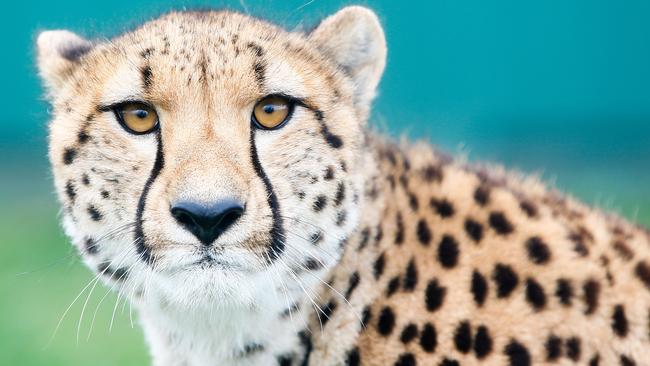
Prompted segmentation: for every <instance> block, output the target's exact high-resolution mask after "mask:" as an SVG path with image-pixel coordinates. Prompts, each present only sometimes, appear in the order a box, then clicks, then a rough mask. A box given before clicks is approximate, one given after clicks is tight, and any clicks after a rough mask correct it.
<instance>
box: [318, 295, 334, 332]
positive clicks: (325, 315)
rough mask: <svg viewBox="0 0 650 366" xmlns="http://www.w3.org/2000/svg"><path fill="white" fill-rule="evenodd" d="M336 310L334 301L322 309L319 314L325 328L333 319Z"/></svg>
mask: <svg viewBox="0 0 650 366" xmlns="http://www.w3.org/2000/svg"><path fill="white" fill-rule="evenodd" d="M334 310H336V303H335V302H334V300H330V302H328V303H327V304H325V306H323V307H321V311H319V312H317V314H318V319H319V321H320V324H321V325H322V326H323V327H325V324H327V322H328V321H329V320H330V318H331V317H332V313H334Z"/></svg>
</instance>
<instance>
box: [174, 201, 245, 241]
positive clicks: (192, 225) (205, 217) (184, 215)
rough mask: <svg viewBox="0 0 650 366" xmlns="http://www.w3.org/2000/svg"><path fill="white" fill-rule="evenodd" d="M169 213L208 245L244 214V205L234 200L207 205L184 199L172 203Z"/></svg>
mask: <svg viewBox="0 0 650 366" xmlns="http://www.w3.org/2000/svg"><path fill="white" fill-rule="evenodd" d="M171 213H172V216H173V217H174V218H175V219H176V221H177V222H178V223H179V224H180V225H181V226H182V227H184V228H185V229H186V230H188V231H189V232H191V233H192V234H194V236H196V237H197V239H199V241H201V243H203V244H204V245H210V244H212V242H213V241H215V240H216V239H217V238H218V237H219V236H220V235H221V234H223V233H224V232H225V231H226V230H228V228H229V227H231V226H232V225H233V224H234V223H235V222H236V221H237V220H238V219H239V218H240V217H241V216H242V215H243V214H244V206H243V205H242V204H241V203H239V202H237V201H235V200H223V201H218V202H215V203H212V204H207V205H206V204H202V203H197V202H187V201H185V202H177V203H175V204H173V205H172V208H171Z"/></svg>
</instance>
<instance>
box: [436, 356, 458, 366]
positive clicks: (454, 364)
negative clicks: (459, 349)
mask: <svg viewBox="0 0 650 366" xmlns="http://www.w3.org/2000/svg"><path fill="white" fill-rule="evenodd" d="M440 366H460V364H459V363H458V361H456V360H451V359H449V358H444V359H443V360H442V361H440Z"/></svg>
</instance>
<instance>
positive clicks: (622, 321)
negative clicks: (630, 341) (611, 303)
mask: <svg viewBox="0 0 650 366" xmlns="http://www.w3.org/2000/svg"><path fill="white" fill-rule="evenodd" d="M612 329H613V330H614V333H616V335H618V336H619V337H625V336H627V333H628V331H629V325H628V323H627V318H626V317H625V308H623V305H616V306H615V307H614V313H613V314H612Z"/></svg>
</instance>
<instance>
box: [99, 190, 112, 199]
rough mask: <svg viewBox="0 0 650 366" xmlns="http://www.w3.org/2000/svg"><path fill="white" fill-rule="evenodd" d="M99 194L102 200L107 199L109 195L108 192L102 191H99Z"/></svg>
mask: <svg viewBox="0 0 650 366" xmlns="http://www.w3.org/2000/svg"><path fill="white" fill-rule="evenodd" d="M100 194H101V195H102V198H108V197H110V195H111V194H110V193H109V192H108V191H106V190H103V189H102V190H101V192H100Z"/></svg>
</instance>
